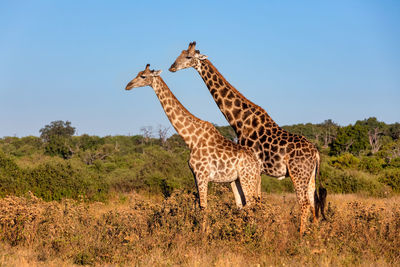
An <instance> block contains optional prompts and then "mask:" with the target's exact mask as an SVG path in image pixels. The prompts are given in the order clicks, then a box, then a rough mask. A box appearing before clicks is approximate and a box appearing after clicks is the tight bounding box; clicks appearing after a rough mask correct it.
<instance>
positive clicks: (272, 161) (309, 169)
mask: <svg viewBox="0 0 400 267" xmlns="http://www.w3.org/2000/svg"><path fill="white" fill-rule="evenodd" d="M195 46H196V42H193V43H190V44H189V48H188V49H187V50H183V51H182V53H181V54H180V55H179V56H178V58H177V59H176V60H175V62H174V63H173V64H172V65H171V67H170V69H169V70H170V71H172V72H176V71H178V70H181V69H185V68H190V67H193V68H194V69H196V70H197V72H198V73H199V74H200V76H201V77H202V79H203V81H204V82H205V84H206V85H207V87H208V90H209V91H210V93H211V95H212V96H213V98H214V100H215V102H216V104H217V105H218V107H219V109H220V110H221V112H222V113H223V114H224V116H225V118H226V119H227V121H228V122H229V124H230V125H231V126H232V128H233V129H234V130H235V132H236V134H237V137H238V143H240V144H241V145H244V146H247V147H250V148H252V149H253V151H254V152H255V154H256V155H257V157H258V159H259V160H260V162H261V164H262V172H263V173H265V174H267V175H270V176H273V177H277V178H278V179H283V178H284V177H285V176H286V174H289V176H290V177H291V179H292V182H293V185H294V188H295V190H296V196H297V201H298V203H299V205H300V208H301V220H300V234H303V233H304V230H305V226H306V223H307V217H308V214H309V210H310V209H311V211H312V213H313V218H314V222H315V221H316V220H317V216H318V210H317V208H318V207H319V206H320V203H322V202H323V201H324V200H322V199H319V198H318V195H317V193H316V190H315V182H316V178H317V176H318V173H319V165H320V156H319V152H318V150H317V149H316V147H315V146H314V145H313V144H312V143H311V142H309V141H308V140H307V139H306V138H305V137H303V136H299V135H296V134H292V133H289V132H287V131H286V130H284V129H282V128H280V127H279V126H278V125H277V124H276V123H275V122H274V120H273V119H272V118H271V117H270V116H269V115H268V113H267V112H266V111H265V110H264V109H263V108H261V107H259V106H257V105H256V104H254V103H253V102H251V101H250V100H248V99H247V98H245V97H244V96H243V95H242V94H241V93H240V92H239V91H238V90H236V88H235V87H233V86H232V85H231V84H230V83H229V82H228V81H227V80H226V79H225V78H224V77H223V76H222V75H221V73H220V72H219V71H218V70H217V68H216V67H214V65H213V64H212V63H211V62H210V61H209V60H208V59H207V56H205V55H202V54H200V51H198V50H196V49H195ZM321 190H322V191H323V190H325V189H321ZM321 213H323V210H321Z"/></svg>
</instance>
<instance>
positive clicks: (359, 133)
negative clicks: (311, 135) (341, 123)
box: [330, 124, 369, 155]
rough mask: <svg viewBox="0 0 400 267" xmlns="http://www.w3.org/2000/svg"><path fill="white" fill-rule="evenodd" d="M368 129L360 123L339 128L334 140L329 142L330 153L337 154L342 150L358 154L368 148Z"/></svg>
mask: <svg viewBox="0 0 400 267" xmlns="http://www.w3.org/2000/svg"><path fill="white" fill-rule="evenodd" d="M368 145H369V143H368V131H367V128H365V127H363V126H361V125H358V124H356V125H354V126H353V125H349V126H346V127H342V128H339V129H338V131H337V136H336V139H335V141H333V142H332V143H331V144H330V147H331V154H333V155H338V154H340V153H343V152H350V153H352V154H359V153H360V152H361V151H363V150H365V149H367V148H368Z"/></svg>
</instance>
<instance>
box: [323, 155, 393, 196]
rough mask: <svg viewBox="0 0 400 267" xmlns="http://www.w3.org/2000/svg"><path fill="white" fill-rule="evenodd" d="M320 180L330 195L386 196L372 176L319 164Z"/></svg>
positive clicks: (376, 179) (384, 189)
mask: <svg viewBox="0 0 400 267" xmlns="http://www.w3.org/2000/svg"><path fill="white" fill-rule="evenodd" d="M321 180H322V184H323V185H324V186H325V187H326V189H327V190H328V192H331V193H342V194H345V193H357V192H359V193H364V194H366V195H369V196H379V197H383V196H386V191H387V190H386V188H385V186H384V185H383V184H382V183H380V182H379V180H378V178H377V177H376V176H374V175H371V174H368V173H365V172H362V171H358V170H352V169H346V170H342V169H336V168H334V167H332V166H330V165H329V164H326V163H323V164H321Z"/></svg>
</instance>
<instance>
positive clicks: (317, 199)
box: [314, 155, 327, 220]
mask: <svg viewBox="0 0 400 267" xmlns="http://www.w3.org/2000/svg"><path fill="white" fill-rule="evenodd" d="M319 166H320V158H319V155H318V157H317V162H316V166H315V185H317V178H318V179H319V181H320V185H319V188H318V193H317V189H315V191H314V208H315V215H316V217H317V218H318V217H319V211H321V215H322V218H323V220H326V218H325V212H324V209H325V204H326V196H327V191H326V188H324V187H322V185H321V177H320V175H319Z"/></svg>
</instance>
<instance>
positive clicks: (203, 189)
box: [196, 176, 208, 210]
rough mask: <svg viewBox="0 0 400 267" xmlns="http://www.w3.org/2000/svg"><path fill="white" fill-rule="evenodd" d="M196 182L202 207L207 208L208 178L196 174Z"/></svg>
mask: <svg viewBox="0 0 400 267" xmlns="http://www.w3.org/2000/svg"><path fill="white" fill-rule="evenodd" d="M196 184H197V190H198V192H199V201H200V208H201V209H203V210H205V209H206V208H207V190H208V180H207V179H201V177H199V176H196Z"/></svg>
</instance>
